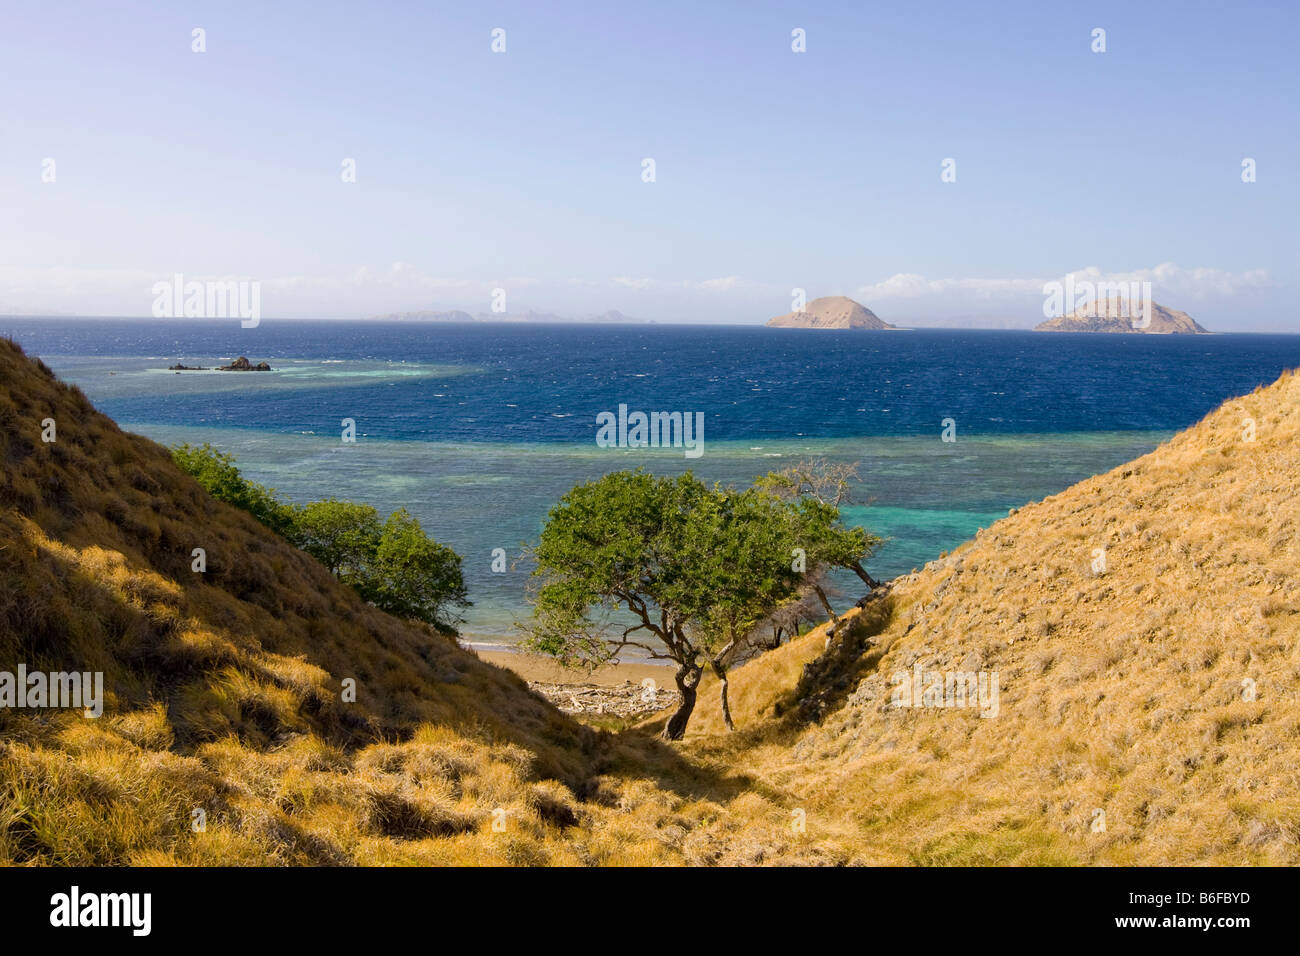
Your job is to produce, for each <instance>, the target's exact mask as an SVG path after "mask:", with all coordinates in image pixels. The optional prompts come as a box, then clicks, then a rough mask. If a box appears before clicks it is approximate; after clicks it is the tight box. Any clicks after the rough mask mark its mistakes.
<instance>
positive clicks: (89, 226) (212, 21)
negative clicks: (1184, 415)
mask: <svg viewBox="0 0 1300 956" xmlns="http://www.w3.org/2000/svg"><path fill="white" fill-rule="evenodd" d="M994 6H995V5H983V4H979V5H976V4H967V3H955V2H954V3H932V4H924V3H899V4H891V5H885V4H861V3H822V4H816V3H812V4H806V3H800V4H778V3H753V2H746V3H735V4H723V3H709V4H701V3H673V2H656V3H652V4H624V3H617V4H614V3H611V4H606V5H599V6H597V5H593V4H589V3H572V4H569V3H555V4H549V3H548V4H541V3H517V4H516V3H463V4H438V3H378V4H356V3H348V4H333V3H278V4H274V5H271V4H266V3H222V4H219V5H218V4H187V3H157V4H143V3H141V4H129V3H126V4H123V3H115V4H111V5H110V4H102V3H89V2H88V3H67V4H65V3H42V4H23V5H17V4H11V5H9V6H8V7H7V8H6V10H5V12H4V13H3V22H2V23H0V79H2V80H3V83H2V85H0V216H3V222H4V228H3V229H2V230H0V311H10V312H13V311H26V310H31V309H40V310H53V311H63V312H76V313H96V314H99V313H103V314H129V315H143V314H147V313H148V311H149V307H150V303H151V301H152V296H151V294H150V287H151V286H152V284H153V282H155V281H157V280H159V279H162V278H167V277H170V276H171V275H172V274H173V273H177V272H180V273H183V274H184V275H185V276H186V277H187V278H200V279H202V278H226V277H242V278H247V279H250V280H255V281H259V282H261V283H262V308H263V312H264V313H265V314H267V315H269V316H277V315H282V316H322V317H348V316H356V317H362V316H367V315H373V314H376V313H384V312H390V311H396V310H414V309H444V308H462V309H466V310H468V311H471V312H479V311H486V310H487V309H488V308H489V304H490V295H491V290H492V289H493V288H504V289H506V291H507V303H508V308H509V310H510V311H512V312H513V311H520V310H524V309H538V310H544V311H554V312H559V313H565V314H582V313H594V312H601V311H604V310H606V309H611V308H612V309H619V310H621V311H623V312H624V313H627V314H629V315H632V316H637V317H644V318H653V319H656V320H658V321H662V322H672V321H692V322H709V321H713V322H761V321H763V320H765V319H767V318H769V317H770V316H772V315H776V314H779V313H782V312H786V311H789V309H790V303H791V290H792V289H793V288H795V287H799V288H803V289H806V290H807V294H808V296H809V297H810V298H812V297H815V296H818V295H824V294H845V295H852V296H854V297H855V298H858V299H859V300H860V301H862V302H863V303H864V304H866V305H867V306H868V307H870V308H872V309H873V310H874V311H876V312H877V313H878V314H879V315H881V317H882V318H886V319H891V320H895V321H899V322H902V323H904V324H906V323H907V322H909V321H915V322H916V323H918V324H919V323H926V322H930V323H934V322H943V321H948V320H951V321H971V320H975V321H987V322H990V323H997V322H1000V321H1014V322H1019V323H1024V322H1026V321H1032V320H1034V319H1035V318H1037V317H1040V316H1039V315H1038V313H1039V311H1040V309H1041V303H1042V298H1043V297H1042V294H1041V285H1042V283H1043V282H1044V281H1048V280H1052V279H1059V278H1061V277H1063V276H1064V275H1065V274H1067V273H1071V272H1079V271H1081V270H1088V269H1092V270H1096V271H1097V273H1099V274H1101V275H1103V276H1126V277H1136V278H1150V279H1152V280H1153V282H1154V293H1155V297H1156V299H1157V301H1160V302H1161V303H1163V304H1166V305H1169V306H1172V307H1174V308H1180V309H1184V310H1186V311H1188V312H1190V313H1192V314H1193V315H1194V316H1195V317H1196V318H1198V319H1200V320H1201V321H1202V322H1203V324H1205V325H1207V326H1210V327H1212V328H1216V329H1225V330H1226V329H1243V330H1244V329H1260V330H1263V329H1276V330H1284V331H1296V332H1300V313H1298V311H1297V309H1296V307H1295V301H1296V292H1297V291H1298V290H1300V274H1298V270H1300V267H1298V266H1297V262H1296V260H1297V256H1296V251H1297V250H1296V240H1295V235H1296V222H1295V219H1296V210H1297V206H1298V202H1297V201H1298V200H1300V187H1298V186H1297V172H1298V171H1300V133H1297V130H1296V124H1295V115H1296V111H1295V105H1294V104H1295V101H1296V98H1297V93H1298V92H1300V91H1298V90H1297V86H1298V85H1300V84H1298V83H1297V80H1298V79H1300V69H1298V68H1297V66H1296V57H1295V55H1294V52H1293V50H1292V47H1293V45H1294V38H1295V36H1296V34H1297V27H1300V14H1298V13H1297V8H1296V6H1295V5H1288V4H1284V3H1275V4H1269V3H1245V4H1236V5H1224V4H1213V3H1189V2H1183V3H1114V4H1110V3H1074V4H1062V3H1043V2H1038V3H1006V4H998V5H996V12H995V11H994V10H992V9H989V8H992V7H994ZM195 27H201V28H203V29H204V30H205V31H206V47H207V49H206V52H204V53H201V54H199V53H194V52H192V49H191V45H192V39H191V31H192V30H193V28H195ZM498 27H500V28H503V29H504V30H505V31H506V52H504V53H493V52H492V50H491V42H492V37H491V31H492V30H493V29H494V28H498ZM1098 27H1100V28H1103V29H1105V30H1106V46H1107V50H1106V52H1105V53H1094V52H1092V50H1091V44H1092V37H1091V33H1092V31H1093V29H1094V28H1098ZM795 28H801V29H803V30H805V31H806V36H807V52H805V53H794V52H793V51H792V50H791V31H792V30H793V29H795ZM647 157H649V158H653V159H654V161H655V173H656V181H655V182H653V183H647V182H643V181H642V160H643V159H645V158H647ZM1246 157H1250V158H1253V159H1255V161H1256V163H1257V181H1256V182H1254V183H1249V184H1247V183H1243V182H1242V181H1241V163H1242V160H1243V159H1244V158H1246ZM345 158H352V159H355V161H356V170H357V175H356V182H355V183H344V182H343V181H342V178H341V175H340V173H341V167H342V162H343V160H344V159H345ZM946 158H952V159H954V160H955V161H956V172H957V178H956V182H951V183H944V182H941V179H940V172H941V163H942V162H943V160H944V159H946ZM46 159H53V160H54V161H55V166H54V170H55V181H54V182H42V171H43V168H44V167H43V165H42V163H43V161H44V160H46Z"/></svg>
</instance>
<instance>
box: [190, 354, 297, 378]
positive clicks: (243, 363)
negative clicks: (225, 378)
mask: <svg viewBox="0 0 1300 956" xmlns="http://www.w3.org/2000/svg"><path fill="white" fill-rule="evenodd" d="M167 371H169V372H176V373H178V374H179V373H180V372H208V371H212V369H209V368H208V367H207V366H204V365H182V364H181V363H180V362H177V363H176V364H175V365H168V366H167ZM216 371H218V372H271V371H274V369H272V368H271V366H270V365H268V364H267V363H266V362H258V363H257V364H256V365H254V364H253V363H252V362H250V361H249V360H248V358H247V356H244V355H241V356H239V358H237V359H235V360H234V361H233V362H231V363H230V364H229V365H218V366H217V367H216Z"/></svg>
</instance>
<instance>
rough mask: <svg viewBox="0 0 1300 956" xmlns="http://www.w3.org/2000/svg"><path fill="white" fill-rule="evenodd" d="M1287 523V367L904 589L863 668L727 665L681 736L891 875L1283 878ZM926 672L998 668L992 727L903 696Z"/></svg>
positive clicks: (869, 629) (1290, 735) (1293, 671)
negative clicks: (1088, 868)
mask: <svg viewBox="0 0 1300 956" xmlns="http://www.w3.org/2000/svg"><path fill="white" fill-rule="evenodd" d="M1298 527H1300V378H1297V377H1296V376H1295V375H1293V374H1287V375H1284V376H1283V377H1282V378H1281V379H1280V380H1279V381H1278V382H1277V383H1275V384H1273V385H1272V386H1270V387H1268V388H1263V389H1259V390H1256V391H1255V392H1254V393H1253V394H1250V395H1247V396H1244V397H1242V398H1240V399H1235V400H1232V401H1229V402H1227V403H1226V404H1225V405H1224V406H1222V407H1221V408H1220V409H1218V410H1217V411H1216V412H1214V413H1212V414H1211V415H1209V416H1208V417H1207V418H1206V419H1205V420H1204V421H1202V422H1201V423H1199V424H1198V425H1196V426H1195V427H1193V428H1191V429H1189V430H1188V431H1186V432H1183V433H1181V434H1179V435H1177V436H1175V437H1174V438H1173V439H1172V440H1170V441H1169V442H1167V443H1166V444H1164V445H1162V446H1161V447H1160V448H1158V449H1157V450H1155V451H1154V452H1152V453H1151V454H1149V455H1147V456H1145V457H1143V458H1140V459H1138V460H1137V461H1134V462H1132V463H1130V464H1128V465H1125V466H1123V467H1121V468H1117V469H1115V470H1114V471H1112V472H1109V473H1107V474H1105V475H1101V476H1098V477H1095V478H1092V479H1089V480H1087V481H1084V482H1082V483H1080V484H1078V485H1076V486H1074V487H1072V488H1070V489H1068V490H1067V491H1065V492H1063V493H1061V494H1059V495H1055V496H1053V497H1051V498H1048V499H1046V500H1044V501H1042V502H1039V503H1037V504H1033V505H1030V506H1028V507H1025V508H1023V509H1021V510H1019V511H1018V512H1015V513H1013V514H1012V515H1010V516H1009V517H1007V518H1006V519H1004V520H1002V521H999V522H997V523H996V524H994V525H993V526H992V527H991V528H988V529H985V530H983V531H981V532H980V533H979V535H977V537H976V538H975V540H973V541H972V542H968V543H967V544H966V545H964V546H963V547H961V548H959V549H958V550H957V551H956V552H955V553H954V554H952V555H950V556H947V557H945V558H943V559H941V560H938V561H935V562H932V563H931V564H929V565H927V567H926V568H925V569H923V570H922V571H920V572H919V573H916V574H914V575H909V576H907V577H904V578H901V579H899V580H897V581H895V582H893V584H892V587H891V589H890V591H889V593H888V594H887V595H884V596H882V598H881V599H880V601H879V602H877V603H876V604H875V605H874V608H875V609H874V611H873V612H872V616H871V617H870V619H864V620H862V621H860V622H858V626H857V628H856V630H855V631H854V633H853V635H852V637H851V638H849V639H847V646H848V648H849V650H850V651H851V653H848V654H845V653H844V651H843V649H839V650H838V651H837V652H834V653H832V654H831V655H829V656H828V655H826V654H824V653H823V648H824V647H825V637H824V635H822V634H814V635H809V636H806V637H804V638H802V639H801V640H800V641H797V642H795V643H794V644H792V645H790V646H788V647H786V648H783V649H782V651H781V652H780V653H779V654H778V655H771V656H768V657H764V658H760V659H758V660H756V661H754V662H752V663H751V664H749V665H747V666H746V667H744V668H741V669H740V670H739V671H738V672H737V673H736V674H735V675H734V676H733V680H732V687H733V690H732V693H733V699H734V700H736V701H738V702H739V706H738V707H737V713H738V718H739V719H738V723H739V724H740V725H741V727H742V731H741V732H740V733H739V734H737V735H735V736H734V737H732V738H730V739H728V738H725V737H721V736H716V735H713V734H712V733H711V732H716V731H717V730H718V727H717V726H716V725H715V723H714V722H712V721H711V720H710V719H706V720H704V721H701V722H700V724H699V725H698V726H697V728H696V729H697V730H699V731H702V732H704V733H705V735H704V736H700V737H697V738H696V739H695V742H694V744H693V747H694V748H695V749H696V750H697V751H698V753H699V754H700V755H701V757H702V758H704V759H714V760H719V761H732V762H737V761H742V760H743V761H744V762H745V764H746V765H747V766H749V767H750V768H753V769H754V771H755V773H756V774H757V775H758V776H759V777H760V778H761V779H762V780H764V781H765V782H766V783H767V784H768V785H770V786H773V787H779V788H781V789H782V790H783V791H784V792H786V793H787V794H788V795H789V798H790V799H794V800H798V801H800V802H801V805H802V807H803V808H804V810H805V813H806V815H807V821H808V823H807V826H808V833H809V835H810V836H814V837H815V836H817V835H818V834H829V833H834V834H836V838H837V839H839V840H842V841H844V842H846V843H848V844H850V845H854V846H856V847H858V848H859V852H860V853H861V854H862V855H863V856H864V857H867V858H874V859H878V860H880V861H888V862H901V863H907V862H914V863H928V864H942V863H976V864H979V863H1113V864H1125V863H1135V864H1159V863H1187V864H1194V863H1221V864H1244V863H1275V864H1276V863H1287V864H1295V863H1297V862H1300V681H1298V679H1297V678H1298V677H1300V639H1298V638H1300V573H1298V570H1297V569H1300V542H1298V541H1297V529H1298ZM1103 562H1104V563H1103ZM864 613H865V612H864ZM918 664H919V665H920V666H921V668H922V669H923V672H927V673H928V672H931V671H938V672H941V673H943V672H948V671H962V672H976V673H977V672H980V671H984V672H988V673H993V672H996V673H997V675H998V676H999V682H1000V688H999V697H1000V700H999V704H1000V706H999V709H998V714H997V716H996V717H988V718H982V717H980V716H979V709H978V708H977V707H971V708H961V707H924V706H923V707H899V706H895V705H894V693H895V688H896V687H898V686H900V685H899V684H898V683H896V682H895V681H894V680H893V675H894V674H896V673H898V672H908V673H909V674H911V673H914V672H915V668H916V666H917V665H918ZM805 665H806V666H807V668H808V670H807V671H805ZM810 676H811V680H810ZM801 677H802V682H801ZM706 693H707V692H706ZM810 703H811V705H812V706H809V704H810ZM828 704H829V706H830V710H829V713H828V714H827V715H826V716H825V717H824V718H821V717H820V714H819V713H818V711H820V710H824V709H826V707H827V705H828ZM783 706H784V707H785V708H786V711H785V713H784V714H782V713H780V712H781V710H782V708H783ZM774 712H775V713H774ZM745 728H748V729H745Z"/></svg>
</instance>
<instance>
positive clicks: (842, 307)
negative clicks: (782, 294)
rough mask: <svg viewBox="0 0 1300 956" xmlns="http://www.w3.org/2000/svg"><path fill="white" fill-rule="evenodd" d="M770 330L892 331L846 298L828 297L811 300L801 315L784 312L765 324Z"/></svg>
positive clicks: (893, 327) (860, 306)
mask: <svg viewBox="0 0 1300 956" xmlns="http://www.w3.org/2000/svg"><path fill="white" fill-rule="evenodd" d="M767 326H768V328H771V329H863V330H869V331H874V330H877V329H896V328H898V326H896V325H890V324H889V323H888V322H885V321H884V320H882V319H880V318H878V317H877V316H876V314H875V313H874V312H872V311H871V310H870V309H868V308H867V307H866V306H864V305H862V304H861V303H859V302H854V301H853V300H852V299H850V298H849V297H848V296H844V295H828V296H823V297H822V298H820V299H813V300H812V301H811V302H809V303H808V304H807V306H805V307H804V310H803V311H802V312H787V313H786V314H785V315H778V316H777V317H776V318H774V319H769V320H768V322H767Z"/></svg>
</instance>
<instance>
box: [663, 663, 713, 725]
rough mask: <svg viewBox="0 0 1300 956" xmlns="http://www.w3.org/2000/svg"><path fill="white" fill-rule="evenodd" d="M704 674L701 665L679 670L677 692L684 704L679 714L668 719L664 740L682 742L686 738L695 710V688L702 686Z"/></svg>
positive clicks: (691, 665) (681, 704) (690, 665)
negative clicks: (687, 724)
mask: <svg viewBox="0 0 1300 956" xmlns="http://www.w3.org/2000/svg"><path fill="white" fill-rule="evenodd" d="M703 674H704V668H702V667H701V666H700V665H699V664H694V663H692V664H683V665H682V666H681V667H679V668H678V669H677V674H676V680H677V692H678V693H679V694H681V695H682V702H681V703H680V704H679V705H678V707H677V712H676V713H674V714H673V715H672V717H670V718H668V724H667V726H666V727H664V732H663V739H664V740H681V739H682V738H683V737H685V736H686V722H687V721H689V720H690V719H691V711H693V710H694V709H695V688H697V687H699V686H700V677H701V676H702V675H703Z"/></svg>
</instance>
